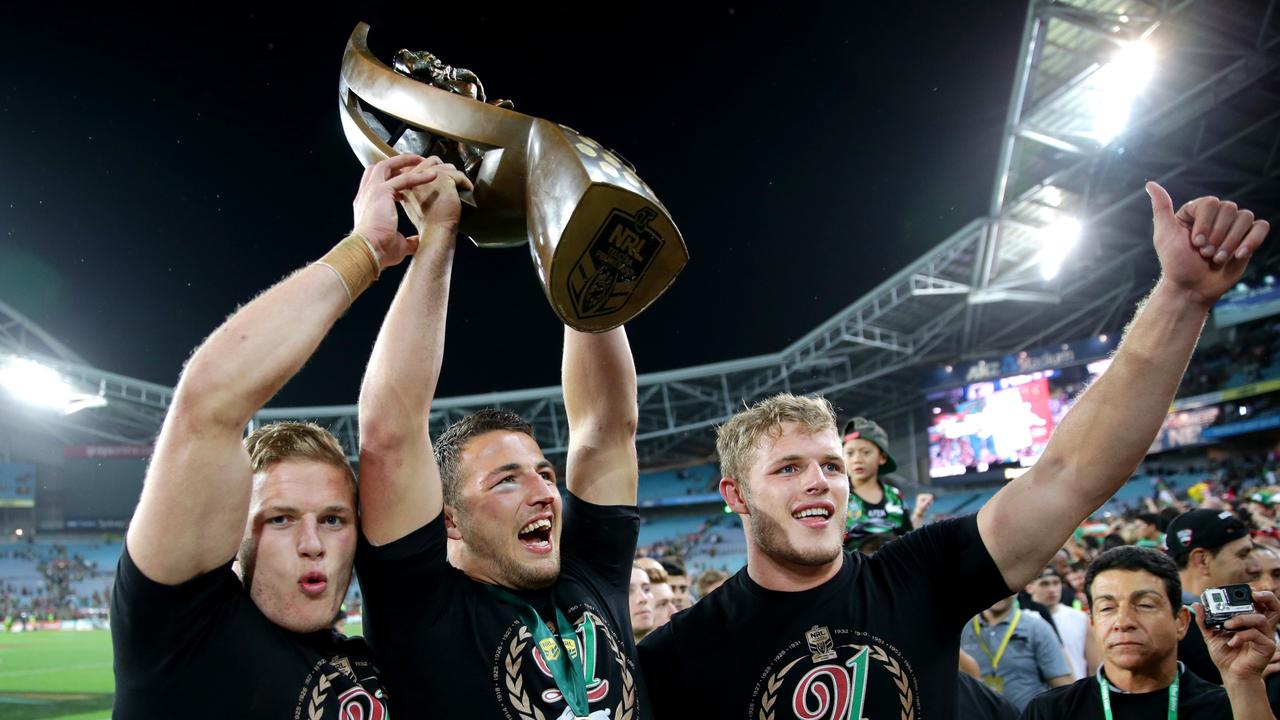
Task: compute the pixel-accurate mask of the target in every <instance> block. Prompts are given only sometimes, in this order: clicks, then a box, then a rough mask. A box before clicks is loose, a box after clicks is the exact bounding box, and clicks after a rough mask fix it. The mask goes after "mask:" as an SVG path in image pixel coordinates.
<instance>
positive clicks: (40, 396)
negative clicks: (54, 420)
mask: <svg viewBox="0 0 1280 720" xmlns="http://www.w3.org/2000/svg"><path fill="white" fill-rule="evenodd" d="M0 388H3V389H4V390H5V392H7V393H8V394H9V395H10V396H11V397H13V398H14V399H15V400H18V401H19V402H23V403H26V404H28V405H34V406H36V407H40V408H48V409H51V410H58V411H61V412H62V414H64V415H70V414H72V413H76V412H79V411H81V410H84V409H86V408H91V407H102V406H103V405H106V404H107V399H106V398H104V397H101V396H99V395H88V394H85V393H78V392H76V391H75V390H74V389H73V388H72V387H71V383H70V382H68V381H67V380H66V379H65V378H63V377H62V376H61V375H59V374H58V372H57V371H56V370H54V369H53V368H49V367H45V366H44V365H41V364H40V363H38V362H36V361H34V360H31V359H29V358H23V357H16V356H13V357H9V358H7V359H6V360H4V361H3V362H2V363H0Z"/></svg>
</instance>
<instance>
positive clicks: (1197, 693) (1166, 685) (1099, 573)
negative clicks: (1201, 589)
mask: <svg viewBox="0 0 1280 720" xmlns="http://www.w3.org/2000/svg"><path fill="white" fill-rule="evenodd" d="M1085 592H1086V594H1087V595H1088V597H1089V607H1090V616H1091V618H1092V621H1093V633H1094V637H1095V638H1096V639H1097V641H1098V644H1099V645H1101V646H1102V668H1101V669H1099V671H1098V673H1097V674H1096V675H1095V676H1093V677H1088V678H1084V679H1083V680H1078V681H1076V682H1075V683H1072V684H1071V685H1068V686H1067V687H1064V688H1058V689H1055V690H1050V691H1049V692H1047V693H1044V694H1043V695H1040V696H1039V697H1037V698H1036V699H1034V700H1032V701H1031V704H1030V705H1028V706H1027V709H1026V711H1025V712H1024V713H1023V715H1022V717H1023V718H1024V720H1026V719H1031V720H1042V719H1043V720H1048V719H1050V718H1055V719H1056V718H1081V719H1083V718H1099V719H1101V718H1107V719H1108V720H1111V719H1112V718H1155V717H1175V716H1176V717H1195V718H1197V720H1206V719H1208V718H1236V719H1237V720H1252V719H1254V718H1272V717H1274V716H1273V715H1272V714H1271V709H1270V707H1268V705H1267V694H1266V688H1265V686H1264V685H1263V681H1262V672H1263V670H1264V669H1265V668H1266V666H1267V663H1268V662H1269V661H1270V660H1271V655H1272V653H1273V652H1274V650H1275V641H1274V640H1273V639H1272V637H1271V632H1270V626H1269V625H1268V622H1267V619H1266V617H1264V615H1263V614H1262V613H1263V612H1265V613H1274V612H1275V611H1276V610H1277V609H1280V601H1278V600H1277V599H1276V597H1275V595H1272V594H1271V593H1266V592H1263V593H1257V594H1256V595H1255V596H1254V598H1253V599H1254V604H1255V607H1257V608H1258V609H1259V610H1260V612H1254V613H1249V614H1246V615H1238V616H1236V617H1233V618H1231V619H1229V620H1227V621H1226V623H1225V624H1224V625H1223V629H1220V630H1219V629H1208V628H1206V627H1205V621H1204V617H1205V614H1204V608H1202V607H1201V606H1200V605H1199V603H1197V604H1196V605H1195V607H1194V608H1193V612H1194V615H1195V625H1196V626H1197V628H1198V629H1199V631H1200V632H1201V633H1202V634H1203V636H1204V637H1205V638H1206V639H1207V641H1208V642H1207V646H1208V653H1209V656H1210V657H1211V658H1212V661H1213V664H1214V665H1215V666H1217V669H1218V671H1219V673H1220V674H1221V676H1222V677H1223V679H1224V684H1223V687H1217V686H1215V685H1212V684H1210V683H1208V682H1206V681H1205V680H1203V679H1201V678H1200V677H1198V676H1197V675H1196V674H1195V673H1193V672H1189V671H1188V668H1187V667H1186V666H1185V665H1183V664H1182V663H1180V662H1178V655H1177V652H1178V644H1177V643H1178V640H1179V639H1180V638H1182V637H1183V636H1184V635H1185V634H1186V632H1187V628H1188V627H1189V626H1190V625H1191V614H1192V612H1188V609H1187V608H1185V607H1183V606H1182V602H1181V597H1182V584H1181V582H1180V581H1179V579H1178V571H1177V567H1176V566H1175V565H1174V564H1173V561H1172V560H1170V559H1169V558H1168V557H1166V556H1165V555H1163V554H1162V553H1160V552H1157V551H1155V550H1150V549H1147V548H1139V547H1121V548H1116V549H1114V550H1109V551H1107V552H1105V553H1103V554H1102V555H1099V556H1098V559H1096V560H1094V561H1093V563H1092V564H1091V565H1090V566H1089V571H1088V574H1087V576H1086V579H1085Z"/></svg>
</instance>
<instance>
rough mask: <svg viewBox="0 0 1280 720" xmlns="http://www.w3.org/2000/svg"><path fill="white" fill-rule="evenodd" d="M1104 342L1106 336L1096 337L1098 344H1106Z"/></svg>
mask: <svg viewBox="0 0 1280 720" xmlns="http://www.w3.org/2000/svg"><path fill="white" fill-rule="evenodd" d="M1106 341H1107V336H1106V335H1099V336H1098V342H1101V343H1104V342H1106Z"/></svg>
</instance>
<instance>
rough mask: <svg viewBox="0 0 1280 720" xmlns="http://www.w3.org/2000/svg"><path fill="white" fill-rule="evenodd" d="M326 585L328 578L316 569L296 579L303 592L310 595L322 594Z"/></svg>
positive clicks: (327, 584)
mask: <svg viewBox="0 0 1280 720" xmlns="http://www.w3.org/2000/svg"><path fill="white" fill-rule="evenodd" d="M328 586H329V579H328V578H327V577H325V574H324V573H322V572H320V571H318V570H313V571H311V572H309V573H307V574H306V575H303V576H302V577H301V578H300V579H299V580H298V587H300V588H302V592H303V594H305V595H309V596H311V597H315V596H317V595H321V594H323V593H324V590H325V588H327V587H328Z"/></svg>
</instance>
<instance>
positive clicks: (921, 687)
mask: <svg viewBox="0 0 1280 720" xmlns="http://www.w3.org/2000/svg"><path fill="white" fill-rule="evenodd" d="M956 587H965V588H968V593H967V594H966V595H964V596H963V597H961V598H959V599H956V598H955V597H954V595H955V593H954V589H955V588H956ZM1010 594H1011V592H1010V590H1009V589H1008V588H1006V587H1005V583H1004V580H1003V579H1002V578H1001V576H1000V570H999V568H997V567H996V564H995V561H993V560H992V558H991V555H990V553H988V552H987V549H986V546H985V545H983V543H982V538H981V537H980V536H979V535H978V523H977V519H976V516H973V515H969V516H966V517H963V518H957V519H955V520H946V521H943V522H938V523H934V524H932V525H928V526H926V527H924V528H921V529H920V530H916V531H914V532H912V533H909V534H907V535H906V536H904V537H902V538H901V539H899V540H895V541H894V542H892V543H890V544H888V545H886V546H885V547H884V549H882V550H880V552H878V553H876V554H875V555H874V556H872V557H869V558H868V557H863V556H861V555H858V554H856V553H855V554H849V553H845V554H844V555H843V565H842V567H841V568H840V571H839V573H838V574H837V575H836V576H835V577H834V578H832V579H831V580H829V581H827V582H826V583H823V584H822V585H820V586H818V587H816V588H813V589H811V590H805V591H802V592H779V591H773V590H766V589H765V588H762V587H760V586H759V585H757V584H756V583H755V582H754V581H753V580H752V579H751V577H750V576H749V575H748V573H747V571H746V568H743V570H741V571H740V572H738V574H736V575H734V576H733V577H732V578H730V579H729V580H728V581H727V582H725V584H724V585H723V586H721V587H720V588H718V589H717V590H715V591H713V592H712V593H711V594H710V595H708V596H707V597H706V598H704V599H702V600H699V601H698V602H697V603H696V604H695V605H694V606H693V607H691V608H689V609H687V610H683V611H681V612H679V613H677V614H676V615H675V617H673V618H672V619H671V622H669V623H667V624H666V625H664V626H662V627H661V628H658V629H657V630H656V631H654V632H653V633H652V634H651V635H649V636H648V637H646V638H645V639H644V640H643V641H642V642H641V643H640V664H641V668H642V669H643V670H644V673H645V678H646V680H647V685H648V687H649V693H650V695H651V697H652V698H653V704H654V710H655V712H656V714H657V716H658V717H660V718H682V717H689V718H694V717H696V718H733V719H735V720H759V719H760V718H773V719H774V720H786V719H788V718H796V717H867V718H898V717H899V716H900V715H901V714H903V713H908V712H909V713H910V717H912V718H914V720H933V719H934V718H944V719H947V720H949V719H950V718H952V717H953V716H954V714H955V704H956V693H957V688H956V675H957V672H958V671H957V663H958V662H959V657H960V629H961V627H962V626H963V625H964V623H965V621H967V620H969V619H970V618H972V617H973V616H974V615H976V614H977V613H978V612H979V611H981V610H983V609H985V608H987V607H990V606H991V604H992V603H993V602H995V601H996V600H999V599H1000V598H1002V597H1008V596H1009V595H1010ZM832 712H834V713H835V714H834V715H833V714H831V713H832ZM850 713H854V714H852V715H850Z"/></svg>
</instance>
